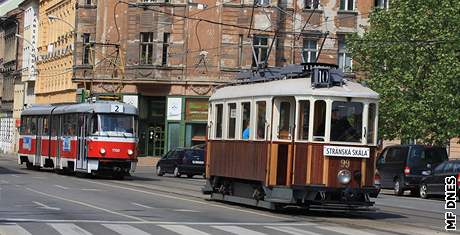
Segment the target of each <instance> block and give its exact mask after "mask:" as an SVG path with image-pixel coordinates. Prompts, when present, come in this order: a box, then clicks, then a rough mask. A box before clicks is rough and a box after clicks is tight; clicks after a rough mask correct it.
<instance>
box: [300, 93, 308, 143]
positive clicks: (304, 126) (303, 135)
mask: <svg viewBox="0 0 460 235" xmlns="http://www.w3.org/2000/svg"><path fill="white" fill-rule="evenodd" d="M299 108H300V113H299V139H301V140H308V129H309V126H310V101H308V100H301V101H300V107H299Z"/></svg>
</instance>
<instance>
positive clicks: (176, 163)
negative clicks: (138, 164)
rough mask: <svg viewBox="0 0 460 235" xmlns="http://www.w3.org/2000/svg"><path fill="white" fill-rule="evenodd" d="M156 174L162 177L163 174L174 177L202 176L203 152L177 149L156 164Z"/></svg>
mask: <svg viewBox="0 0 460 235" xmlns="http://www.w3.org/2000/svg"><path fill="white" fill-rule="evenodd" d="M156 173H157V175H158V176H162V175H164V174H165V173H170V174H174V176H176V177H180V176H182V175H186V176H187V177H189V178H192V177H193V176H194V175H204V150H203V149H197V148H179V149H174V150H171V151H169V152H168V153H166V154H165V155H164V156H163V157H162V158H161V159H160V160H159V161H158V163H157V166H156Z"/></svg>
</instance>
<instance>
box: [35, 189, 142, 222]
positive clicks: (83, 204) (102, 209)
mask: <svg viewBox="0 0 460 235" xmlns="http://www.w3.org/2000/svg"><path fill="white" fill-rule="evenodd" d="M26 189H27V190H29V191H31V192H34V193H38V194H41V195H44V196H47V197H52V198H56V199H60V200H63V201H66V202H72V203H75V204H78V205H82V206H86V207H90V208H93V209H97V210H101V211H104V212H107V213H111V214H114V215H118V216H122V217H126V218H130V219H133V220H137V221H143V222H145V221H146V220H144V219H142V218H139V217H136V216H131V215H127V214H123V213H120V212H116V211H112V210H109V209H105V208H102V207H98V206H95V205H91V204H88V203H84V202H80V201H76V200H71V199H67V198H63V197H59V196H56V195H52V194H48V193H44V192H40V191H37V190H35V189H31V188H28V187H26Z"/></svg>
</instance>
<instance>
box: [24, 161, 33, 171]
mask: <svg viewBox="0 0 460 235" xmlns="http://www.w3.org/2000/svg"><path fill="white" fill-rule="evenodd" d="M26 168H27V170H34V165H33V164H32V163H31V162H26Z"/></svg>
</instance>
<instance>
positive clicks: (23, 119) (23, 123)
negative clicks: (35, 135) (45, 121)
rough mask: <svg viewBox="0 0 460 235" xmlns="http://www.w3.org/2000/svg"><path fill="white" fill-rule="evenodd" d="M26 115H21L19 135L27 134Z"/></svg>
mask: <svg viewBox="0 0 460 235" xmlns="http://www.w3.org/2000/svg"><path fill="white" fill-rule="evenodd" d="M28 119H29V118H28V117H21V126H20V128H19V134H21V135H27V134H28V133H27V121H28Z"/></svg>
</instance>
